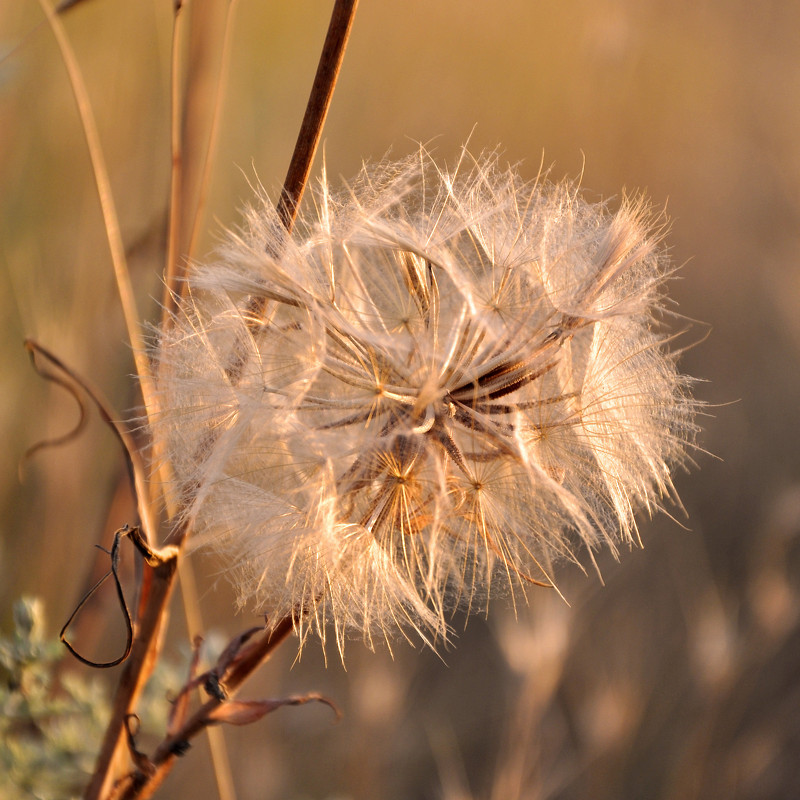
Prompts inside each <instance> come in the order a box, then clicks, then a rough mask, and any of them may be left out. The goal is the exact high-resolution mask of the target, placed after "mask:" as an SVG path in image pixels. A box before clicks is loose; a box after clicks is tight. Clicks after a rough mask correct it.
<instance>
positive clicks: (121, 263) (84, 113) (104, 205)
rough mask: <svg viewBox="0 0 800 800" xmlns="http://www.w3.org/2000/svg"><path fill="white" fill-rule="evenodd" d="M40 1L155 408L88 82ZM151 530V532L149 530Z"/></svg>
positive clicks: (139, 367)
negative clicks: (57, 53)
mask: <svg viewBox="0 0 800 800" xmlns="http://www.w3.org/2000/svg"><path fill="white" fill-rule="evenodd" d="M39 5H40V6H41V8H42V11H43V12H44V13H45V15H46V17H47V22H48V24H49V26H50V30H51V31H52V32H53V36H54V37H55V39H56V42H57V44H58V48H59V50H60V51H61V58H62V60H63V62H64V66H65V67H66V69H67V74H68V76H69V83H70V86H71V88H72V93H73V95H74V97H75V104H76V106H77V108H78V114H79V115H80V119H81V126H82V128H83V133H84V137H85V138H86V145H87V147H88V149H89V158H90V159H91V162H92V173H93V174H94V179H95V183H96V185H97V196H98V199H99V201H100V209H101V211H102V214H103V222H104V224H105V230H106V237H107V239H108V247H109V250H110V252H111V261H112V264H113V267H114V277H115V279H116V283H117V291H118V293H119V299H120V302H121V304H122V313H123V317H124V319H125V327H126V330H127V333H128V339H129V341H130V343H131V349H132V350H133V359H134V363H135V365H136V374H137V376H138V378H139V385H140V387H141V392H142V395H143V399H144V406H145V408H146V409H148V410H149V409H151V408H153V405H152V404H153V399H154V392H153V380H152V376H151V375H150V365H149V363H148V360H147V355H146V350H145V346H144V339H143V338H142V332H141V328H140V320H141V317H140V316H139V312H138V310H137V308H136V300H135V297H134V293H133V286H132V284H131V277H130V270H129V269H128V262H127V259H126V257H125V245H124V244H123V241H122V233H121V232H120V226H119V217H118V215H117V209H116V205H115V203H114V197H113V195H112V193H111V181H110V180H109V177H108V169H107V167H106V162H105V156H104V155H103V148H102V146H101V145H100V136H99V134H98V131H97V122H96V120H95V118H94V112H93V111H92V104H91V102H90V100H89V94H88V92H87V91H86V84H85V83H84V80H83V75H82V73H81V69H80V66H79V65H78V61H77V59H76V58H75V53H74V51H73V50H72V46H71V45H70V43H69V39H68V38H67V35H66V32H65V31H64V26H63V25H62V24H61V20H60V19H59V17H58V14H57V13H56V12H55V11H54V10H53V7H52V6H51V5H50V4H49V3H48V2H47V0H39ZM147 533H148V534H149V532H147Z"/></svg>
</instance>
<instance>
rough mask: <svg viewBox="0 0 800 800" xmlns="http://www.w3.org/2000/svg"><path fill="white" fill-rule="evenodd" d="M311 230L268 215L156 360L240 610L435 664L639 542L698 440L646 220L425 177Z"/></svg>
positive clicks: (228, 257)
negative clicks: (403, 635) (495, 597)
mask: <svg viewBox="0 0 800 800" xmlns="http://www.w3.org/2000/svg"><path fill="white" fill-rule="evenodd" d="M313 206H314V211H313V213H307V214H306V215H305V216H304V217H301V220H300V222H299V224H298V227H297V229H296V231H295V233H294V234H293V235H292V236H291V237H287V236H286V235H285V234H284V233H282V229H281V226H280V223H279V220H278V219H277V217H276V214H275V213H274V211H272V209H271V206H270V204H269V202H268V200H267V199H266V197H262V198H261V204H260V205H259V206H258V208H254V209H251V210H250V211H249V213H248V216H247V227H246V229H245V230H243V231H240V232H239V233H238V234H232V235H231V236H230V237H229V240H228V243H227V245H226V246H225V247H224V248H223V249H222V251H221V253H220V258H219V261H218V262H217V263H215V264H212V265H210V266H205V267H198V268H197V269H195V270H194V271H193V273H192V275H191V284H190V285H191V291H190V292H188V293H187V300H185V301H184V302H183V303H182V304H181V306H180V308H179V311H178V313H177V315H176V316H175V318H174V319H173V320H172V321H171V324H170V326H169V327H168V328H167V329H166V330H165V331H163V332H162V334H161V336H160V337H159V339H158V345H157V348H156V351H155V360H156V364H157V381H158V388H159V392H160V395H161V408H162V409H163V411H162V413H161V415H160V417H159V418H158V419H157V420H156V422H155V423H154V427H153V434H154V437H155V438H156V439H157V440H158V442H159V443H160V445H161V452H163V453H164V454H165V457H166V458H168V459H169V461H170V463H171V466H172V470H173V474H174V476H175V485H174V487H172V489H173V490H174V492H175V494H176V498H177V499H178V500H179V502H180V503H181V505H182V508H183V512H182V513H183V517H184V522H189V523H191V524H192V526H193V529H194V534H193V536H194V542H195V544H196V545H197V546H203V547H206V546H210V547H214V548H217V549H219V550H221V551H222V552H224V553H225V554H226V556H227V557H228V559H229V563H230V572H229V574H230V576H231V579H232V580H233V582H234V584H235V586H236V587H237V590H238V592H239V596H240V599H241V602H242V603H249V602H253V603H254V604H255V605H256V606H257V607H259V608H261V609H263V610H265V611H266V612H267V613H268V614H269V615H270V618H271V619H274V620H278V619H280V618H281V617H283V616H285V615H287V614H295V615H296V616H297V619H298V620H299V622H298V624H299V626H300V628H301V631H302V632H303V633H304V634H305V633H307V632H309V631H311V630H316V631H317V632H318V633H319V634H320V635H321V636H322V637H323V638H324V637H325V631H326V626H327V624H328V623H332V624H333V626H334V630H335V633H336V637H337V641H338V642H339V644H340V646H341V645H342V643H343V640H344V637H345V636H346V635H347V633H348V632H354V631H355V632H361V633H362V634H363V635H364V636H365V638H366V639H367V641H370V642H371V641H372V637H373V636H374V635H375V634H378V635H381V636H384V635H387V636H388V635H389V634H390V633H391V632H392V631H393V630H395V629H397V628H400V629H403V630H406V629H409V628H411V629H415V630H417V631H418V632H419V633H420V634H421V635H422V636H423V637H425V638H427V639H428V640H432V639H435V638H436V637H437V636H443V635H445V634H446V631H447V619H448V615H449V613H450V612H451V611H452V609H453V608H455V607H457V606H459V605H462V606H466V607H469V608H472V609H474V608H477V607H482V606H484V605H485V602H486V601H487V600H488V597H489V595H490V593H492V592H495V591H497V590H505V591H507V592H509V591H510V592H511V593H512V594H515V593H517V592H524V591H525V589H526V587H527V586H529V585H531V584H537V583H541V584H546V585H550V584H552V583H553V563H554V562H555V561H556V560H557V559H560V558H567V559H571V560H575V559H576V558H577V554H578V552H579V549H580V548H581V546H588V547H589V548H591V549H594V548H597V547H598V546H599V545H601V544H606V545H608V546H609V547H610V548H612V549H613V550H614V551H615V552H616V548H617V546H618V544H619V543H623V544H633V543H635V542H636V541H638V534H637V532H636V523H635V519H634V513H635V511H637V510H638V509H642V508H643V509H645V510H647V511H648V512H652V511H653V510H654V509H657V508H659V506H660V504H661V502H662V499H663V498H664V497H667V496H669V495H671V494H673V488H672V482H671V478H670V470H671V468H672V467H674V466H675V465H677V464H680V463H682V462H684V461H685V459H686V450H687V448H688V447H691V445H692V441H693V437H694V434H695V431H696V427H695V424H694V417H695V412H696V404H695V402H694V401H693V400H692V399H691V397H690V395H689V392H688V387H689V384H690V381H689V379H687V378H686V377H684V376H682V375H680V373H679V372H678V370H677V369H676V366H675V361H674V358H673V357H672V356H671V355H670V354H669V352H668V350H667V347H666V345H667V341H668V340H667V336H666V335H665V334H664V333H663V332H662V331H661V326H660V317H661V316H662V315H663V314H662V302H663V296H662V287H663V283H664V280H665V278H666V277H667V275H668V274H669V264H668V261H667V259H666V256H665V253H664V250H663V247H662V246H661V242H660V240H661V228H660V227H658V220H655V221H654V220H652V218H651V217H650V215H649V212H648V211H647V209H646V207H645V205H644V204H643V202H642V201H640V200H639V201H630V200H625V201H623V203H622V205H621V208H620V209H619V210H618V211H616V212H615V213H611V212H610V211H609V210H608V209H607V208H606V207H605V206H604V205H602V204H590V203H588V202H586V201H584V200H583V199H582V198H581V197H580V196H579V194H578V193H577V191H576V190H575V189H574V188H573V187H572V186H570V185H567V184H557V185H552V184H547V183H545V182H537V183H534V184H528V183H525V182H523V181H522V180H521V179H520V178H519V177H518V175H517V174H516V173H515V172H514V171H513V170H511V169H508V170H502V169H500V167H499V166H498V163H497V159H496V158H495V157H492V156H489V157H481V158H478V159H471V157H470V156H469V155H468V154H467V153H466V151H465V152H464V154H463V155H462V158H461V160H460V161H459V163H458V165H457V167H456V168H455V169H453V170H450V171H448V170H447V169H445V168H442V167H440V166H437V164H436V163H435V162H434V160H433V159H432V158H431V157H430V156H429V155H428V154H427V153H426V152H424V151H422V152H420V154H419V156H418V157H417V158H415V159H412V160H408V161H404V162H400V163H388V164H382V165H379V166H376V167H370V168H364V169H363V170H362V172H361V174H360V175H359V176H358V178H357V180H356V181H355V182H354V183H353V184H352V185H351V186H349V187H347V188H346V189H345V190H344V191H342V192H340V193H338V194H337V193H334V192H333V191H332V190H331V188H330V187H329V185H328V183H327V182H326V179H325V177H324V176H323V178H322V180H321V181H320V183H319V186H318V187H317V189H316V191H315V192H314V194H313ZM253 298H259V300H258V301H256V302H254V300H253ZM232 365H234V366H235V368H233V367H232Z"/></svg>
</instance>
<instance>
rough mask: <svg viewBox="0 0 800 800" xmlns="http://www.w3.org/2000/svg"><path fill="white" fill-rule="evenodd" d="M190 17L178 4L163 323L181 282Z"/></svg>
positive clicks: (176, 9) (173, 75)
mask: <svg viewBox="0 0 800 800" xmlns="http://www.w3.org/2000/svg"><path fill="white" fill-rule="evenodd" d="M187 24H188V22H187V17H186V14H185V13H183V4H182V3H176V4H175V24H174V25H173V28H172V62H171V70H170V75H171V85H170V109H171V117H170V154H171V158H172V160H171V169H170V197H169V230H168V233H167V261H166V265H165V267H164V298H163V303H162V304H163V308H164V311H163V315H162V317H163V320H166V319H167V317H168V314H169V311H168V309H169V308H170V307H171V304H172V293H173V292H174V290H175V286H176V283H177V280H178V260H179V252H178V248H179V246H180V228H181V201H182V199H183V197H182V194H183V192H182V190H183V147H182V144H183V137H182V135H181V134H182V119H183V111H184V109H183V77H184V76H183V59H182V55H183V49H184V39H185V36H186V27H187Z"/></svg>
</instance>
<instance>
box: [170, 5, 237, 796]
mask: <svg viewBox="0 0 800 800" xmlns="http://www.w3.org/2000/svg"><path fill="white" fill-rule="evenodd" d="M188 11H189V9H187V8H185V5H184V4H183V3H176V4H175V20H174V25H173V31H172V57H171V71H170V75H171V86H170V107H171V118H170V152H171V169H170V207H169V230H168V234H167V257H166V265H165V269H164V297H163V301H162V307H163V309H162V325H164V324H166V323H167V321H168V320H169V316H170V312H171V310H172V309H173V308H174V303H175V298H176V295H177V294H180V293H181V291H182V289H183V285H182V283H181V277H182V276H183V273H184V271H185V259H186V258H188V256H189V255H190V254H189V253H188V252H187V253H181V244H182V242H183V240H184V237H183V234H184V231H183V224H182V221H183V218H184V211H185V209H186V206H187V204H188V197H187V179H186V170H185V164H184V160H185V157H186V154H185V147H184V134H185V117H186V105H187V91H188V89H187V87H186V86H185V82H186V75H185V70H184V50H185V45H186V39H187V35H188V29H189V27H190V22H189V16H188V13H187V12H188ZM229 18H230V13H229ZM230 27H231V26H230V25H228V26H227V31H228V33H229V30H230ZM223 80H224V78H223V76H220V78H219V81H220V86H221V85H222V83H223ZM217 94H218V98H217V106H218V105H219V91H218V93H217ZM217 116H218V114H215V115H214V121H216V117H217ZM212 141H215V137H213V138H212ZM211 148H212V142H209V145H208V150H207V152H206V163H207V164H208V162H209V161H210V150H211ZM207 169H208V167H207ZM198 216H199V211H198V212H197V214H196V215H195V223H196V222H197V217H198ZM154 461H155V463H158V464H160V465H161V466H159V470H158V471H159V478H160V480H159V484H160V485H161V486H167V485H169V479H170V477H171V476H170V475H169V467H168V464H167V463H166V461H164V460H163V459H162V458H161V454H160V453H158V452H154ZM165 502H166V504H167V511H168V513H169V515H170V516H172V515H173V514H174V512H175V509H174V508H170V503H169V498H166V497H165ZM179 573H180V590H181V597H182V599H183V610H184V615H185V616H186V621H187V627H188V629H189V632H190V636H191V638H194V636H195V635H197V634H199V633H200V630H201V629H202V627H203V624H202V619H201V618H200V611H199V605H198V603H197V592H196V590H195V589H194V586H195V580H194V572H193V570H192V567H191V565H189V564H187V563H185V562H182V563H181V565H180V567H179ZM208 738H209V747H210V749H211V759H212V762H213V765H214V774H215V777H216V780H217V786H218V789H219V796H220V798H221V800H232V798H234V797H235V792H234V790H233V778H232V775H231V769H230V762H229V760H228V755H227V751H226V748H225V740H224V738H223V737H222V736H221V734H220V732H219V731H217V730H213V729H209V730H208Z"/></svg>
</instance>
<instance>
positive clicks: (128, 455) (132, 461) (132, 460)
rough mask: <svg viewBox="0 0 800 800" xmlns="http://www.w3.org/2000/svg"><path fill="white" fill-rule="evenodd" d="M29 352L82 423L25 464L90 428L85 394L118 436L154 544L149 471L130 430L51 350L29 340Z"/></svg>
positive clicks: (45, 444)
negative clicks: (75, 409)
mask: <svg viewBox="0 0 800 800" xmlns="http://www.w3.org/2000/svg"><path fill="white" fill-rule="evenodd" d="M25 349H26V350H27V351H28V354H29V356H30V359H31V363H32V364H33V368H34V369H35V370H36V372H37V373H38V374H39V375H41V376H42V377H43V378H44V379H45V380H47V381H50V382H51V383H55V384H56V385H58V386H61V387H63V388H64V389H66V390H67V391H68V392H69V393H70V394H71V395H72V396H73V397H74V398H75V401H76V402H77V403H78V406H79V407H80V419H79V420H78V423H77V424H76V426H75V427H74V428H73V429H72V430H71V431H69V432H68V433H66V434H64V435H63V436H57V437H55V438H53V439H46V440H44V441H41V442H37V443H36V444H35V445H33V447H31V448H29V449H28V450H27V452H26V453H25V455H24V456H23V460H27V459H29V458H31V456H33V455H34V454H35V453H37V452H38V451H40V450H42V449H43V448H46V447H56V446H58V445H62V444H67V443H68V442H70V441H72V440H73V439H74V438H75V437H77V436H78V435H79V434H80V433H81V432H82V431H83V429H84V428H85V426H86V419H87V418H86V406H85V404H84V402H83V399H82V397H81V392H82V393H83V394H85V395H86V396H87V397H88V398H89V399H90V400H91V401H92V403H93V404H94V406H95V407H96V408H97V410H98V412H99V414H100V417H101V418H102V420H103V422H105V423H106V425H108V427H109V428H110V429H111V430H112V431H113V433H114V435H115V436H116V437H117V440H118V441H119V443H120V445H121V447H122V452H123V454H124V455H125V463H126V466H127V470H128V476H129V479H130V482H131V485H132V487H133V492H134V495H135V497H136V503H137V508H138V511H139V516H140V519H141V523H142V526H143V528H144V537H145V539H146V540H148V541H152V534H153V531H154V528H153V524H154V523H153V520H152V518H151V517H152V515H151V513H150V507H149V505H148V504H147V502H146V501H145V499H144V498H146V497H147V488H146V485H147V471H146V469H145V465H144V461H143V459H142V455H141V453H140V452H139V447H138V445H137V444H136V442H135V441H134V438H133V436H132V435H131V432H130V431H129V430H128V429H127V427H126V426H125V425H124V424H123V423H122V422H120V421H119V419H118V418H117V416H116V414H114V412H113V410H112V408H111V405H110V403H109V402H108V401H107V400H106V399H105V398H104V397H103V395H102V393H101V392H100V390H99V389H98V388H97V387H96V386H93V385H92V384H91V383H90V382H89V381H88V380H87V379H86V378H83V377H81V376H80V375H79V374H78V373H77V372H75V370H73V369H71V368H70V367H68V366H67V365H66V364H65V363H64V362H63V361H62V360H61V359H60V358H58V356H56V355H55V354H54V353H53V352H51V351H50V350H48V349H47V348H46V347H45V346H44V345H42V344H39V342H37V341H35V340H34V339H26V340H25ZM37 359H43V360H44V361H46V362H47V363H48V364H49V365H50V366H51V367H54V368H55V371H52V370H49V369H47V368H46V367H44V366H42V365H41V364H40V363H39V361H38V360H37Z"/></svg>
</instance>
